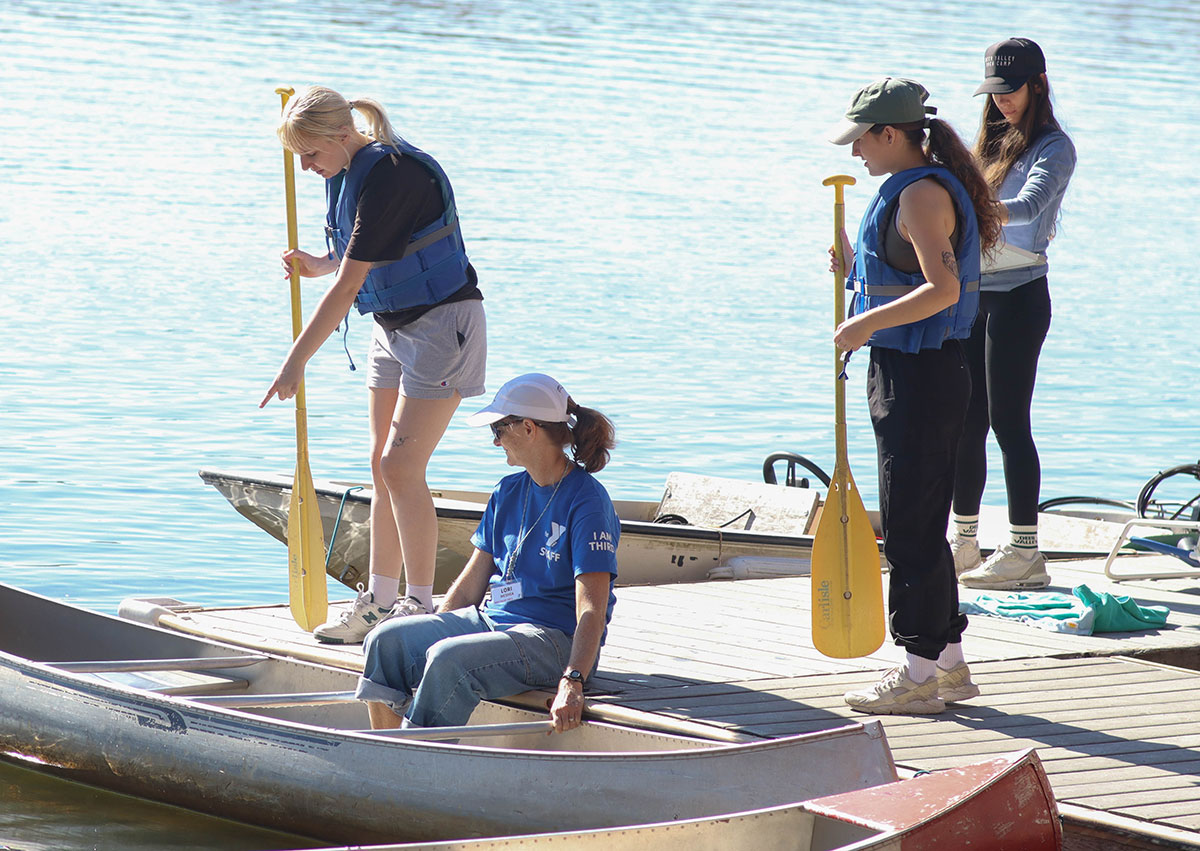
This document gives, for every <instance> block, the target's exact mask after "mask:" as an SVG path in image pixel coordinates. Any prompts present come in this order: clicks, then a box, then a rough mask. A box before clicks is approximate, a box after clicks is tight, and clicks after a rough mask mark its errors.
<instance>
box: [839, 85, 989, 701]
mask: <svg viewBox="0 0 1200 851" xmlns="http://www.w3.org/2000/svg"><path fill="white" fill-rule="evenodd" d="M928 97H929V93H928V92H927V91H926V90H925V88H924V87H923V86H921V85H920V84H919V83H915V82H913V81H912V80H902V79H894V78H890V77H889V78H887V79H884V80H880V81H878V82H875V83H872V84H870V85H868V86H865V87H864V88H862V89H860V90H859V92H858V93H857V94H856V95H855V96H854V99H853V100H852V101H851V104H850V109H849V110H848V111H847V112H846V118H845V121H843V123H842V125H841V126H840V127H839V128H838V130H837V131H836V132H835V134H834V135H833V136H832V137H831V141H832V142H834V143H835V144H839V145H850V144H852V145H853V148H852V152H853V154H854V156H856V157H860V158H862V160H863V163H864V165H866V167H867V170H868V172H869V173H870V174H872V175H884V174H886V175H890V177H889V178H888V179H887V180H886V181H884V183H883V185H882V186H881V187H880V189H879V193H878V194H877V195H876V196H875V198H874V199H873V200H872V202H871V205H870V207H869V208H868V210H867V213H866V214H865V215H864V217H863V220H862V224H861V226H860V228H859V235H858V244H857V247H856V248H855V250H854V251H853V252H850V251H849V250H847V252H846V256H847V257H848V258H852V264H853V265H852V270H846V271H850V274H849V281H848V282H847V286H848V287H850V288H852V289H853V290H854V296H853V298H852V300H851V304H850V311H849V312H850V318H848V319H847V320H846V321H845V322H843V323H842V324H841V325H840V326H839V327H838V328H837V330H836V331H835V332H834V343H835V344H836V345H837V346H838V348H840V349H842V350H844V351H847V352H852V351H854V350H856V349H858V348H859V347H861V346H863V345H869V346H870V347H871V363H870V367H869V369H868V372H867V400H868V404H869V407H870V411H871V424H872V425H873V426H874V429H875V440H876V443H877V445H878V449H879V508H880V515H881V519H882V523H883V551H884V555H885V557H886V558H887V561H888V564H889V565H890V567H891V577H890V582H889V592H888V608H889V611H890V627H891V633H892V637H893V638H894V639H895V642H896V644H898V645H900V646H901V647H903V648H904V649H905V651H906V654H905V662H904V664H902V665H900V666H899V667H897V668H895V669H893V670H892V671H890V672H888V674H886V675H885V676H884V677H883V679H882V680H880V681H879V682H878V683H876V684H875V685H874V686H872V687H870V688H868V689H865V690H863V691H855V692H849V693H848V694H846V696H845V698H846V702H847V703H848V704H849V705H850V706H851V707H852V708H854V709H857V710H859V711H861V712H872V713H880V714H917V715H926V714H934V713H938V712H941V711H942V710H943V709H945V704H946V703H947V702H953V701H957V700H966V699H968V698H971V697H974V696H976V695H977V694H979V689H978V687H976V686H975V684H974V683H973V682H971V675H970V671H969V670H968V668H967V665H966V661H965V660H964V658H963V653H962V643H961V642H962V633H963V630H964V629H965V628H966V625H967V620H966V617H965V616H963V615H962V614H960V613H959V611H958V585H957V583H956V582H955V577H954V561H953V557H952V556H951V555H950V546H949V544H948V543H947V541H946V527H947V525H948V522H949V516H950V499H951V496H952V494H953V489H954V459H955V456H956V454H957V451H958V440H959V436H960V435H961V433H962V426H963V419H964V417H965V416H966V410H967V401H968V399H969V397H970V393H971V382H970V376H969V374H968V371H967V366H966V359H965V356H964V355H963V350H962V340H963V339H964V338H966V337H967V336H968V334H969V333H970V330H971V324H972V322H973V320H974V318H975V312H976V308H977V287H978V280H979V262H980V260H979V258H980V251H981V249H982V250H983V251H990V250H991V247H992V246H993V244H994V243H995V242H996V241H997V239H998V238H999V235H1000V221H999V218H998V217H997V213H996V210H995V207H996V202H995V200H994V199H993V198H992V194H991V192H990V191H989V190H988V187H987V184H986V183H985V182H984V180H983V176H982V175H981V174H980V173H979V171H978V169H977V168H976V166H975V163H974V161H973V159H972V157H971V154H970V152H969V151H968V150H967V149H966V147H965V146H964V145H963V143H962V141H961V140H960V139H959V138H958V135H957V134H956V133H955V132H954V130H953V129H952V128H951V127H950V126H949V125H948V124H946V123H945V122H943V121H940V120H938V119H936V118H930V117H929V116H930V115H931V114H933V113H934V112H935V111H936V110H934V109H933V108H932V107H927V106H925V100H926V99H927V98H928ZM842 241H843V243H845V242H846V239H845V235H844V234H843V235H842ZM847 249H848V246H847ZM835 262H836V261H835Z"/></svg>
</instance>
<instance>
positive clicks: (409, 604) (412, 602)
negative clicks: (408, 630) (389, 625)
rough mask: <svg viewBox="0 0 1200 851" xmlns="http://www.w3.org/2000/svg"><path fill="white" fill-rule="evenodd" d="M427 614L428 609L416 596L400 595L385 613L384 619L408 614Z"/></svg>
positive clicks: (404, 616) (402, 616)
mask: <svg viewBox="0 0 1200 851" xmlns="http://www.w3.org/2000/svg"><path fill="white" fill-rule="evenodd" d="M428 614H430V612H429V609H427V608H425V604H424V603H422V602H421V601H420V600H418V599H417V598H416V597H401V598H400V599H399V600H397V601H396V604H395V605H394V606H392V608H391V610H390V611H388V613H387V615H386V616H385V617H384V620H387V619H388V618H406V617H408V616H410V615H428Z"/></svg>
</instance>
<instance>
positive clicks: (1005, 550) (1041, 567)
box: [958, 544, 1050, 591]
mask: <svg viewBox="0 0 1200 851" xmlns="http://www.w3.org/2000/svg"><path fill="white" fill-rule="evenodd" d="M958 581H959V582H961V583H962V584H963V585H966V586H967V587H968V588H987V589H997V590H1001V591H1017V590H1031V589H1037V588H1045V587H1046V586H1047V585H1049V584H1050V574H1049V573H1047V572H1046V557H1045V556H1043V555H1042V554H1041V553H1040V552H1038V551H1037V550H1034V551H1033V554H1032V555H1026V554H1025V553H1024V552H1023V551H1022V550H1018V549H1017V548H1015V547H1013V546H1012V545H1011V544H1001V545H1000V546H999V547H997V548H996V551H995V552H994V553H992V554H991V555H990V556H988V560H987V561H985V562H984V563H983V564H981V565H980V566H979V567H977V568H975V569H974V570H970V571H967V572H966V573H964V574H963V575H962V576H960V577H958Z"/></svg>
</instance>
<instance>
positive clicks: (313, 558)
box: [275, 88, 328, 632]
mask: <svg viewBox="0 0 1200 851" xmlns="http://www.w3.org/2000/svg"><path fill="white" fill-rule="evenodd" d="M275 92H276V94H278V95H279V97H280V100H281V104H280V111H281V112H282V111H283V110H286V109H287V103H288V98H290V97H291V96H292V95H293V94H295V91H294V90H293V89H291V88H278V89H276V90H275ZM283 181H284V194H285V198H286V204H287V237H288V250H289V251H295V250H296V249H297V248H299V246H300V237H299V233H298V228H297V224H296V167H295V158H294V155H293V154H292V152H291V151H290V150H288V148H287V147H284V149H283ZM291 265H292V269H291V275H290V276H289V277H290V283H291V304H292V341H293V342H294V341H295V340H296V338H297V337H299V336H300V332H301V331H302V330H303V329H304V316H303V311H302V309H301V305H300V267H299V261H298V260H296V259H295V258H293V259H292V263H291ZM322 531H323V530H322V528H321V513H320V508H319V506H318V505H317V499H316V491H315V488H314V487H313V482H312V472H311V470H310V469H309V464H308V413H307V407H306V403H305V396H304V379H303V378H301V379H300V383H299V385H298V386H297V388H296V475H295V477H294V478H293V481H292V498H291V502H290V504H289V506H288V596H289V601H290V608H291V612H292V617H293V618H294V619H295V621H296V623H297V624H299V626H300V627H301V628H302V629H305V630H308V631H310V632H311V631H312V630H313V629H314V628H315V627H317V626H319V625H320V624H322V623H324V622H325V619H326V616H327V614H328V597H327V596H326V594H327V592H326V589H325V541H324V538H323V535H322Z"/></svg>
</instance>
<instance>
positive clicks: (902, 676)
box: [845, 665, 946, 715]
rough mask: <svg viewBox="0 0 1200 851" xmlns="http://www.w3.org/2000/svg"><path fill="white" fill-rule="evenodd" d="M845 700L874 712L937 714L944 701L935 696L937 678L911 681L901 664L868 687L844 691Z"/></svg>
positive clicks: (852, 707) (860, 709)
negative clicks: (920, 681) (860, 689)
mask: <svg viewBox="0 0 1200 851" xmlns="http://www.w3.org/2000/svg"><path fill="white" fill-rule="evenodd" d="M845 701H846V703H847V704H848V705H849V706H850V708H851V709H855V710H858V711H859V712H870V713H871V714H873V715H937V714H938V713H939V712H944V711H945V710H946V703H945V701H943V700H942V699H941V698H940V697H938V678H937V677H936V676H934V677H930V678H929V679H927V680H926V681H925V682H923V683H914V682H913V681H912V680H910V679H909V678H908V669H907V668H906V667H905V666H903V665H901V666H900V667H898V668H892V670H890V671H888V672H887V673H886V674H884V675H883V679H881V680H880V681H879V682H877V683H875V685H873V686H871V687H870V688H868V689H864V690H863V691H848V692H846V694H845Z"/></svg>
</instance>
